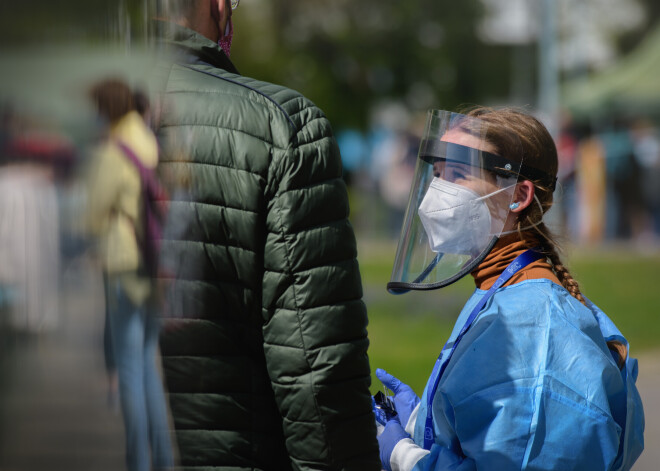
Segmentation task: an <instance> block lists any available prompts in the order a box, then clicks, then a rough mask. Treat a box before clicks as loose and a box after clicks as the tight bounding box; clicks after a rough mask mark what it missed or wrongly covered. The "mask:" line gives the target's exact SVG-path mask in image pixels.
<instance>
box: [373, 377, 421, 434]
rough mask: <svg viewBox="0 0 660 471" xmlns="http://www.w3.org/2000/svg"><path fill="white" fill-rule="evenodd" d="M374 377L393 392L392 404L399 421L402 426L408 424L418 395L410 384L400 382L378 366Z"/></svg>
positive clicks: (417, 402)
mask: <svg viewBox="0 0 660 471" xmlns="http://www.w3.org/2000/svg"><path fill="white" fill-rule="evenodd" d="M376 377H377V378H378V379H379V380H380V382H381V383H383V384H384V385H385V387H387V388H388V389H390V390H391V391H392V392H393V393H394V405H395V406H396V412H397V414H398V417H399V421H400V422H401V426H402V427H404V428H405V427H406V425H408V420H409V419H410V414H412V412H413V411H414V410H415V407H417V404H419V397H418V396H417V394H415V392H414V391H413V390H412V388H411V387H410V386H408V385H407V384H404V383H402V382H401V381H399V380H398V379H397V378H395V377H394V376H392V375H391V374H389V373H388V372H387V371H385V370H383V369H381V368H378V369H377V370H376Z"/></svg>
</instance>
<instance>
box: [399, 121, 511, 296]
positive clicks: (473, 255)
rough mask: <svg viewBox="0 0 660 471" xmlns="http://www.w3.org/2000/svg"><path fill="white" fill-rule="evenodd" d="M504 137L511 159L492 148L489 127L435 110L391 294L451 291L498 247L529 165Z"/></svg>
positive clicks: (421, 150)
mask: <svg viewBox="0 0 660 471" xmlns="http://www.w3.org/2000/svg"><path fill="white" fill-rule="evenodd" d="M501 133H502V131H501V130H498V142H499V141H500V140H502V139H503V140H504V142H506V154H507V155H498V153H497V151H496V150H495V147H494V146H493V145H492V144H491V143H490V141H489V139H488V138H490V137H491V136H490V134H489V133H488V123H486V122H484V121H482V120H480V119H478V118H472V117H468V116H465V115H461V114H457V113H451V112H448V111H439V110H431V111H429V114H428V118H427V122H426V130H425V132H424V135H423V137H422V141H421V144H420V148H419V155H418V159H417V164H416V167H415V176H414V179H413V183H412V188H411V191H410V197H409V199H408V207H407V209H406V213H405V217H404V222H403V227H402V230H401V236H400V239H399V245H398V247H397V251H396V257H395V260H394V267H393V270H392V276H391V279H390V282H389V283H388V284H387V289H388V291H389V292H390V293H393V294H401V293H405V292H407V291H409V290H429V289H436V288H441V287H443V286H447V285H449V284H451V283H453V282H455V281H457V280H459V279H460V278H462V277H463V276H465V275H466V274H468V273H470V272H471V271H472V270H474V268H475V267H476V266H477V265H478V264H479V263H481V261H482V260H483V259H484V258H485V257H486V255H488V253H489V252H490V250H491V248H492V247H493V245H495V242H497V239H498V238H499V236H500V235H501V234H502V232H503V231H504V228H505V223H506V221H507V217H508V216H509V213H510V207H509V206H510V205H511V203H512V202H513V197H514V193H515V188H516V183H517V182H518V179H519V172H520V168H521V166H522V153H521V147H520V143H519V140H518V139H517V137H516V136H515V134H513V133H511V135H508V134H506V135H504V136H502V134H501Z"/></svg>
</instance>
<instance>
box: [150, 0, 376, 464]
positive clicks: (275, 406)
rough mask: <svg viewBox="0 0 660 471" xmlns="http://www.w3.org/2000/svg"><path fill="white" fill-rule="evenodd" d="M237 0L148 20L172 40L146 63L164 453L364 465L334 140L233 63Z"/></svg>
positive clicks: (346, 238) (349, 270) (295, 102)
mask: <svg viewBox="0 0 660 471" xmlns="http://www.w3.org/2000/svg"><path fill="white" fill-rule="evenodd" d="M237 3H238V2H236V1H233V2H231V3H230V1H229V0H227V1H225V0H219V1H216V0H170V1H169V2H168V4H167V9H164V10H162V11H161V21H159V22H158V24H159V28H160V30H161V36H162V39H163V41H164V44H166V45H169V46H170V47H171V50H170V51H169V52H172V53H174V54H175V59H174V60H172V61H171V62H169V63H167V64H166V65H165V66H164V67H161V68H159V70H158V73H157V77H158V80H161V81H162V89H161V90H162V92H161V94H160V97H159V100H158V109H159V110H160V112H159V113H157V115H156V116H155V117H154V119H155V121H154V123H155V126H156V127H157V129H158V134H159V137H160V139H161V143H162V146H163V152H162V156H161V161H160V162H161V163H160V172H161V175H162V176H163V180H164V181H165V182H166V183H167V184H168V186H169V189H170V197H171V201H170V202H169V205H168V207H169V212H168V222H167V225H166V227H165V232H164V240H163V242H162V246H161V247H162V253H163V255H162V257H163V259H162V265H163V268H162V272H163V275H162V276H163V277H164V278H165V279H166V280H165V284H166V285H167V289H166V290H165V299H166V302H165V307H164V316H165V319H164V329H163V334H162V336H161V352H162V361H163V371H164V375H165V381H166V387H167V391H168V397H169V405H170V409H171V413H172V417H173V423H174V428H175V436H176V442H177V446H178V452H179V465H180V466H181V468H183V469H190V470H195V469H197V470H202V469H204V470H210V469H214V470H236V471H237V470H289V469H295V470H311V469H314V470H360V471H365V470H366V471H368V470H378V469H380V460H379V457H378V444H377V441H376V427H375V422H374V416H373V414H372V409H371V395H370V392H369V385H370V369H369V360H368V357H367V347H368V344H369V342H368V338H367V314H366V309H365V305H364V303H363V301H362V286H361V280H360V272H359V268H358V262H357V258H356V257H357V250H356V243H355V236H354V233H353V229H352V227H351V225H350V223H349V221H348V213H349V208H348V199H347V193H346V187H345V184H344V182H343V180H342V169H341V160H340V156H339V149H338V147H337V144H336V141H335V139H334V136H333V134H332V130H331V127H330V123H329V122H328V120H327V119H326V117H325V116H324V114H323V113H322V112H321V111H320V110H319V109H318V108H317V107H316V106H315V105H314V104H313V103H312V102H310V101H309V100H307V99H306V98H305V97H303V96H302V95H300V94H299V93H297V92H295V91H293V90H290V89H287V88H284V87H281V86H277V85H273V84H269V83H265V82H260V81H257V80H255V79H252V78H248V77H243V76H241V75H239V74H238V71H237V70H236V68H235V67H234V65H233V64H232V63H231V61H230V60H229V58H228V54H229V47H228V44H230V43H231V34H232V25H231V14H232V7H234V8H235V7H236V6H237ZM175 7H179V9H178V10H173V9H172V8H175ZM239 11H240V9H239ZM162 17H165V18H164V19H163V18H162ZM161 281H163V280H161Z"/></svg>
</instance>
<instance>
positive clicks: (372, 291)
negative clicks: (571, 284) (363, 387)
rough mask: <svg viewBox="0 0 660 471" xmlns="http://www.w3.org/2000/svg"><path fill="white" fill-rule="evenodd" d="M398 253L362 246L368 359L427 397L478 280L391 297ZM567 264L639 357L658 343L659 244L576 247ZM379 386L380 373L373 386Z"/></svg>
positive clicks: (389, 246)
mask: <svg viewBox="0 0 660 471" xmlns="http://www.w3.org/2000/svg"><path fill="white" fill-rule="evenodd" d="M358 240H360V239H358ZM394 251H395V244H394V243H393V242H380V241H368V242H365V241H362V242H361V243H360V246H359V255H358V259H359V261H360V269H361V271H362V279H363V284H364V291H365V296H364V299H365V302H366V304H367V309H368V312H369V338H370V341H371V344H370V348H369V357H370V363H371V368H372V371H375V369H376V368H384V369H386V370H388V371H389V372H390V373H392V374H394V375H395V376H397V377H399V378H400V379H401V380H402V381H404V382H406V383H408V384H409V385H410V386H411V387H412V388H413V389H414V390H415V391H416V392H417V393H418V394H420V395H421V393H422V391H423V389H424V386H425V385H426V380H427V378H428V375H429V373H430V372H431V370H432V369H433V364H434V362H435V359H436V358H437V356H438V354H439V353H440V350H441V349H442V346H443V345H444V343H445V340H446V339H447V337H448V336H449V333H450V331H451V329H452V327H453V324H454V321H455V319H456V316H457V315H458V313H459V312H460V310H461V308H462V307H463V304H464V303H465V301H466V300H467V299H468V297H469V296H470V294H471V293H472V291H473V289H474V282H473V280H472V278H471V277H469V276H468V277H465V278H463V279H462V280H460V281H459V282H457V283H455V284H454V285H451V286H449V287H447V288H443V289H440V290H435V291H428V292H410V293H407V294H404V295H399V296H395V295H391V294H389V293H387V291H386V288H385V286H386V284H387V282H388V281H389V277H390V272H391V270H392V262H393V259H394ZM565 263H566V264H567V265H568V266H569V268H570V270H571V273H572V274H573V276H574V277H575V279H576V280H578V282H579V283H580V288H581V290H582V292H583V294H585V295H586V296H587V297H588V298H589V299H591V300H592V301H593V302H594V303H595V304H596V305H598V306H599V307H600V308H601V309H603V311H605V313H606V314H607V315H608V316H609V317H610V318H611V319H612V320H613V321H614V322H615V323H616V324H617V326H618V327H619V329H620V330H621V332H622V333H623V334H624V335H625V336H626V337H627V338H628V341H629V342H630V344H631V352H632V354H633V356H636V354H638V353H639V352H640V351H644V350H649V349H654V348H658V347H659V346H660V335H659V334H660V284H659V282H660V248H659V249H656V250H654V251H649V252H642V251H639V250H634V249H633V248H616V249H614V248H607V247H603V248H601V249H598V250H594V249H589V250H578V249H573V250H572V251H570V252H569V254H568V255H566V256H565ZM380 388H381V384H380V381H378V380H377V378H376V377H375V375H374V376H373V381H372V388H371V389H372V392H375V391H377V390H378V389H380Z"/></svg>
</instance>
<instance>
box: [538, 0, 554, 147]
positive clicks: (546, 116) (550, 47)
mask: <svg viewBox="0 0 660 471" xmlns="http://www.w3.org/2000/svg"><path fill="white" fill-rule="evenodd" d="M540 2H541V8H540V16H541V18H540V22H539V24H540V26H541V31H540V34H539V88H538V103H537V106H538V109H539V111H540V113H541V114H542V115H543V120H544V121H545V124H546V126H547V128H548V130H549V131H550V133H551V134H552V135H553V137H556V136H557V132H558V127H559V124H558V120H559V60H558V54H557V4H556V0H540Z"/></svg>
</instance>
